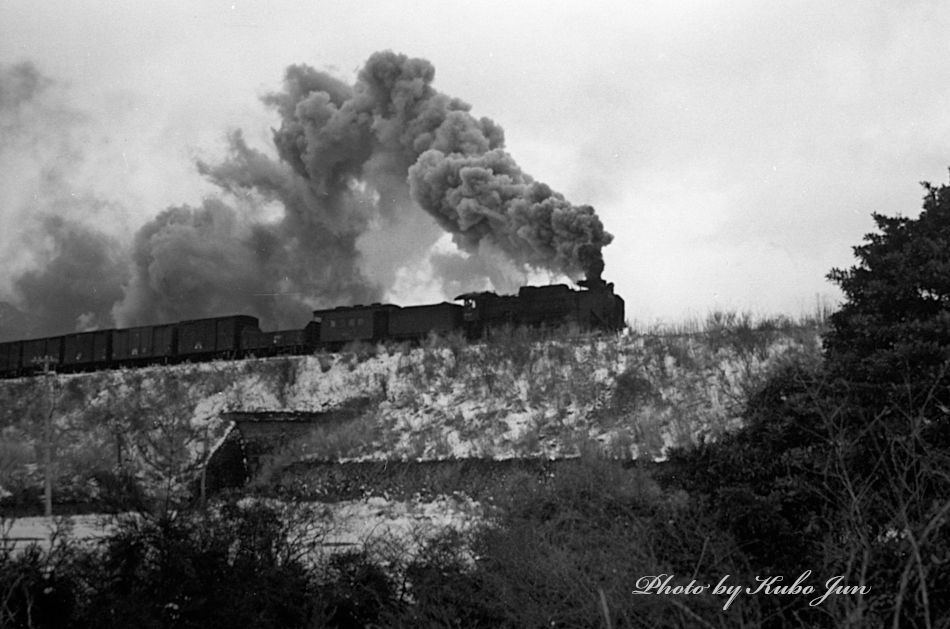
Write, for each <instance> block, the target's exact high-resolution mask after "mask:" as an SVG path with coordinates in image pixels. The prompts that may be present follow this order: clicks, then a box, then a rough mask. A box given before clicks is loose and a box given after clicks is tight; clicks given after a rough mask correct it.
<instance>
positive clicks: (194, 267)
mask: <svg viewBox="0 0 950 629" xmlns="http://www.w3.org/2000/svg"><path fill="white" fill-rule="evenodd" d="M11 76H12V78H10V77H7V78H6V79H5V80H4V81H3V87H2V91H0V106H2V107H3V108H6V109H7V110H10V111H14V110H18V109H22V104H23V102H25V101H27V100H29V99H30V98H32V97H33V95H34V94H35V93H37V92H40V91H42V89H43V87H44V79H43V78H42V77H41V76H40V75H39V74H38V73H36V72H35V70H34V69H33V68H32V67H31V66H24V67H22V68H20V69H19V70H18V71H17V72H14V73H13V74H12V75H11ZM434 77H435V70H434V68H433V66H432V64H430V63H429V62H428V61H426V60H424V59H413V58H409V57H406V56H405V55H400V54H396V53H393V52H380V53H376V54H374V55H372V56H371V57H370V58H369V60H368V61H367V63H366V65H365V66H364V67H363V68H362V70H360V72H359V73H358V76H357V80H356V82H355V84H354V85H348V84H346V83H345V82H343V81H340V80H339V79H337V78H335V77H333V76H331V75H329V74H327V73H325V72H321V71H318V70H315V69H313V68H310V67H308V66H305V65H294V66H290V67H289V68H288V69H287V70H286V74H285V77H284V83H283V89H282V90H281V91H279V92H275V93H272V94H268V95H267V96H265V97H264V98H263V101H264V103H265V104H266V105H267V106H269V107H271V108H272V109H273V110H274V111H275V112H276V114H277V116H278V117H279V124H278V127H277V128H276V129H275V130H274V131H273V142H274V147H275V149H276V156H272V155H270V154H268V153H266V152H264V151H261V150H258V149H256V148H254V147H252V146H250V145H249V144H248V143H247V142H246V141H245V138H244V136H243V134H242V133H241V132H240V131H234V132H231V134H230V135H229V136H228V137H229V152H228V154H227V156H226V157H225V158H224V159H223V160H221V161H218V162H209V161H202V162H199V163H198V164H197V169H198V171H199V173H200V174H201V175H203V176H204V177H205V178H206V179H207V180H208V181H210V182H211V183H213V184H214V185H215V186H217V188H218V189H219V191H220V193H219V194H217V195H215V196H214V197H213V198H208V199H206V200H205V201H204V202H203V203H201V204H200V205H198V206H197V207H193V206H180V207H172V208H169V209H166V210H165V211H163V212H161V213H159V214H158V215H157V216H156V217H155V218H154V219H152V220H150V221H149V222H148V223H146V224H145V225H144V226H142V227H141V228H140V229H139V230H138V232H137V233H136V235H135V236H134V238H133V241H132V242H131V243H130V245H129V246H128V247H127V249H128V252H127V253H126V250H125V249H126V248H124V247H123V246H120V245H113V244H110V243H109V242H108V240H107V238H106V237H105V236H102V235H101V234H99V235H96V232H95V230H94V229H92V228H85V229H86V231H82V230H81V229H79V227H76V226H73V227H68V228H67V226H71V225H73V223H71V222H69V221H66V220H65V219H64V220H63V221H62V222H61V223H59V227H56V228H53V227H50V225H52V223H49V224H47V223H43V222H41V224H42V225H44V226H45V227H46V228H47V229H51V230H52V231H51V232H50V234H51V235H50V237H51V238H52V239H53V240H55V241H56V242H57V243H58V247H59V249H58V251H60V253H58V254H56V255H53V256H52V257H50V256H49V255H48V256H47V257H46V258H45V259H44V260H45V264H46V266H45V267H43V268H41V269H40V270H38V271H36V270H32V271H29V272H22V273H21V276H19V279H17V280H16V281H15V282H12V284H13V285H14V287H15V289H16V291H17V292H18V294H19V302H18V303H17V306H18V307H21V308H22V307H25V308H29V309H33V308H37V309H41V310H42V309H43V307H44V306H43V305H42V304H40V303H38V302H39V301H42V299H43V298H42V295H44V294H48V298H49V299H51V300H54V299H55V298H54V296H53V294H52V292H50V291H46V292H44V290H45V289H43V290H41V289H40V288H39V286H41V285H42V284H43V282H42V281H41V278H44V277H46V276H48V275H49V274H50V273H55V274H67V270H66V269H65V268H64V265H66V264H67V262H66V261H67V260H69V262H68V264H75V265H76V266H77V267H78V268H82V269H84V270H85V273H86V274H87V275H91V274H96V275H95V276H96V277H98V278H101V280H102V282H106V283H109V284H110V285H109V286H108V287H106V286H104V285H102V286H100V285H98V284H97V285H96V286H89V285H88V284H83V283H79V284H77V286H81V287H84V288H87V289H88V290H89V291H91V292H92V293H94V294H95V298H94V299H93V300H92V301H91V302H90V303H76V304H70V305H68V308H67V310H68V312H66V313H65V314H63V317H68V318H70V320H75V321H82V322H85V323H86V324H87V325H93V326H94V325H98V326H107V325H119V326H128V325H135V324H147V323H157V322H161V321H174V320H180V319H187V318H195V317H202V316H218V315H223V314H230V313H246V314H252V315H256V316H258V317H260V318H261V319H262V324H263V325H264V326H265V327H273V326H281V327H299V326H300V325H301V324H302V323H303V322H304V321H305V320H306V319H307V318H308V311H309V310H310V309H311V308H313V307H325V306H333V305H341V304H350V303H367V302H371V301H378V300H381V299H383V298H385V296H386V293H387V291H390V290H392V289H393V287H394V284H395V282H396V278H397V272H398V271H399V270H400V269H402V268H409V267H410V266H411V265H414V264H421V263H423V262H425V261H426V258H427V257H429V256H430V254H431V252H432V246H433V245H434V243H435V242H436V240H438V238H439V237H440V235H441V234H444V233H445V231H448V232H449V233H451V234H452V238H453V240H454V242H455V243H456V245H457V246H458V247H459V249H460V250H461V251H462V252H464V254H465V256H466V257H456V258H452V260H449V259H447V258H444V257H443V258H439V257H438V255H437V256H436V257H435V258H431V259H430V260H429V266H430V267H431V268H432V269H433V270H434V271H435V272H436V273H445V274H446V275H447V277H446V278H436V279H445V280H446V281H445V282H444V283H443V284H444V285H445V286H447V287H448V286H452V287H455V286H456V285H457V286H458V287H459V288H462V284H463V282H465V281H468V280H466V279H465V278H466V276H469V277H471V273H466V272H465V271H464V270H463V269H460V268H458V265H459V263H460V262H461V261H464V260H468V261H469V262H470V264H471V270H472V271H473V272H477V273H478V274H480V275H482V277H485V276H487V277H489V278H490V280H491V281H492V283H493V284H504V283H505V281H503V278H504V277H509V278H510V277H512V273H511V272H510V271H511V270H512V269H514V270H515V271H517V270H518V269H520V270H521V271H524V272H526V271H528V270H532V269H534V270H542V271H546V272H548V273H554V274H559V275H564V276H568V277H570V278H572V279H575V280H576V279H579V278H580V277H581V276H582V275H586V276H587V277H589V278H598V277H599V276H600V274H601V272H602V269H603V258H602V255H601V250H602V248H603V247H604V246H605V245H607V244H609V243H610V241H611V239H612V237H611V235H610V234H608V233H607V232H605V231H604V228H603V225H602V223H601V221H600V219H599V218H598V217H597V215H596V213H595V212H594V210H593V209H592V208H591V207H589V206H575V205H572V204H571V203H569V202H568V201H567V200H565V199H564V197H563V196H562V195H560V194H559V193H557V192H555V191H553V190H551V188H550V187H548V186H547V185H545V184H543V183H541V182H539V181H536V180H535V179H533V178H532V177H530V176H529V175H527V174H525V173H524V172H522V171H521V169H520V168H519V167H518V165H517V164H516V163H515V162H514V160H513V159H512V157H511V156H510V155H509V154H508V153H507V152H505V150H504V133H503V131H502V129H501V127H499V126H498V125H497V124H495V123H494V122H493V121H491V120H490V119H488V118H476V117H475V116H473V115H472V114H471V113H470V110H471V107H470V106H469V105H468V104H467V103H465V102H463V101H461V100H459V99H457V98H452V97H450V96H446V95H445V94H441V93H439V92H438V91H436V90H435V89H434V88H433V87H432V82H433V79H434ZM420 208H421V209H422V210H424V212H420V211H419V209H420ZM48 214H49V215H50V216H53V217H56V216H57V214H58V213H57V212H56V211H55V210H54V211H50V212H48ZM61 216H72V215H70V214H68V213H66V212H65V211H64V212H63V213H61ZM54 222H55V221H54ZM57 230H59V231H58V232H57ZM64 230H65V231H64ZM60 232H62V233H60ZM57 233H60V235H59V236H57V235H56V234H57ZM100 237H101V238H102V239H105V240H103V241H102V242H101V243H100V244H101V246H102V247H103V248H104V250H108V251H109V252H110V254H109V255H105V256H100V257H98V258H97V257H95V256H92V255H90V252H89V250H88V248H85V244H84V243H86V242H87V241H94V240H95V239H96V238H100ZM57 238H59V240H56V239H57ZM70 239H72V240H76V242H75V243H73V244H72V245H69V244H68V243H70V242H72V240H70ZM77 239H78V240H77ZM113 252H114V255H113ZM119 255H125V256H126V257H125V259H124V265H125V267H126V268H127V269H128V271H127V272H124V273H116V272H114V270H113V266H112V265H113V264H114V263H115V262H116V256H119ZM57 256H58V257H57ZM34 257H35V256H34ZM499 258H504V261H503V264H502V263H499V261H498V259H499ZM57 260H61V262H57ZM502 271H503V272H502ZM23 273H25V274H23ZM77 275H81V273H80V272H79V271H77ZM64 276H65V275H64ZM448 276H451V277H448ZM70 277H72V276H70ZM63 288H65V287H60V288H58V289H57V290H61V289H63ZM120 289H121V294H118V291H119V290H120ZM103 300H106V301H108V300H111V306H110V307H109V308H106V309H104V306H103ZM63 305H64V304H63V303H62V302H60V303H58V304H57V306H56V307H57V308H63ZM2 318H3V317H0V319H2ZM6 318H7V319H10V317H6ZM50 321H52V320H50ZM60 324H63V325H64V321H58V322H57V325H60ZM50 325H52V323H50ZM72 327H75V326H70V328H72ZM44 331H47V330H44ZM48 331H49V332H51V333H52V332H61V331H63V330H48Z"/></svg>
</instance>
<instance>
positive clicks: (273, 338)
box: [241, 321, 320, 357]
mask: <svg viewBox="0 0 950 629" xmlns="http://www.w3.org/2000/svg"><path fill="white" fill-rule="evenodd" d="M318 325H319V324H316V323H315V322H312V321H311V322H310V323H308V324H307V327H305V328H304V329H303V330H277V331H275V332H261V331H260V330H258V329H257V328H251V327H246V328H244V329H243V330H242V331H241V353H242V355H244V356H258V357H259V356H277V355H279V354H305V353H309V352H312V351H313V350H314V349H316V347H317V345H318V343H319V341H320V336H319V335H320V330H319V327H317V326H318Z"/></svg>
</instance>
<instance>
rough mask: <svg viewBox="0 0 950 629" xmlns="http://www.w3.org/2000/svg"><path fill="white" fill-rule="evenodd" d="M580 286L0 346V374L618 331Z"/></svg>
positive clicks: (607, 303) (599, 290)
mask: <svg viewBox="0 0 950 629" xmlns="http://www.w3.org/2000/svg"><path fill="white" fill-rule="evenodd" d="M582 285H583V286H585V288H586V290H574V289H571V288H569V287H568V286H566V285H563V284H557V285H553V286H525V287H523V288H521V289H520V290H519V291H518V294H517V295H496V294H495V293H489V292H481V293H467V294H465V295H460V296H459V297H458V298H456V299H457V300H458V301H461V302H462V305H459V304H451V303H447V302H442V303H439V304H426V305H422V306H408V307H400V306H396V305H393V304H378V303H377V304H370V305H357V306H342V307H337V308H332V309H323V310H315V311H313V320H312V321H311V322H310V323H308V324H307V325H306V326H305V327H304V328H303V329H301V330H296V329H294V330H278V331H275V332H262V331H261V330H260V327H259V322H258V320H257V319H256V318H254V317H250V316H247V315H231V316H226V317H214V318H208V319H193V320H189V321H181V322H179V323H166V324H159V325H151V326H139V327H134V328H119V329H110V330H97V331H92V332H79V333H74V334H66V335H63V336H56V337H50V338H43V339H31V340H27V341H14V342H9V343H0V377H7V378H9V377H16V376H26V375H33V374H36V373H40V372H42V371H44V370H47V369H55V370H56V371H63V372H72V371H90V370H96V369H107V368H113V367H129V366H138V365H144V364H162V363H175V362H182V361H200V360H211V359H215V358H241V357H245V356H271V355H276V354H291V353H296V354H299V353H310V352H313V351H314V350H316V349H326V350H329V351H335V350H338V349H339V348H341V347H343V346H344V345H345V344H347V343H351V342H354V341H365V342H371V343H373V342H378V341H385V340H395V341H418V340H420V339H423V338H425V337H426V336H428V335H429V334H433V333H435V334H447V333H451V332H455V331H459V332H462V333H464V334H466V335H467V336H469V337H470V338H473V339H475V338H480V337H484V336H486V335H487V334H490V332H491V330H492V329H494V328H498V327H502V326H542V325H559V324H564V323H573V324H576V325H578V326H580V327H582V328H589V329H604V330H619V329H621V328H622V327H623V325H624V302H623V299H621V298H620V297H619V296H618V295H616V294H614V292H613V285H612V284H607V283H606V282H602V281H600V280H596V281H591V282H587V283H583V282H582Z"/></svg>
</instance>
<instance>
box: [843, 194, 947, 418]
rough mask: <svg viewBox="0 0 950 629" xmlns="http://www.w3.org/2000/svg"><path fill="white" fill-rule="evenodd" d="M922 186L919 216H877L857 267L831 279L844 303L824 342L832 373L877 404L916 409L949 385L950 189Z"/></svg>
mask: <svg viewBox="0 0 950 629" xmlns="http://www.w3.org/2000/svg"><path fill="white" fill-rule="evenodd" d="M923 186H924V188H925V190H926V194H925V196H924V204H923V211H922V212H921V214H920V216H919V217H917V218H908V217H904V216H898V217H888V216H883V215H881V214H874V215H873V217H874V221H875V223H876V224H877V227H878V230H879V233H871V234H868V235H866V236H865V238H864V240H865V243H864V244H862V245H859V246H857V247H855V248H854V253H855V255H856V257H857V258H858V264H857V265H855V266H852V267H851V268H849V269H833V270H832V271H831V272H830V273H829V275H828V277H829V279H831V280H832V281H834V282H836V283H837V284H838V285H839V286H840V287H841V289H842V290H843V291H844V294H845V298H846V301H845V303H844V305H843V306H842V307H841V309H840V310H839V311H838V312H836V313H835V314H833V315H832V317H831V330H830V332H829V333H828V334H827V335H826V337H825V351H826V358H827V359H828V367H829V369H830V370H831V371H832V373H834V374H835V375H836V376H838V377H840V378H842V379H844V380H846V381H847V382H848V384H849V385H850V386H851V387H852V388H856V389H859V390H864V391H865V394H866V395H868V396H870V398H871V399H873V400H875V401H876V402H877V403H879V402H882V401H884V400H891V401H894V402H899V401H903V402H904V403H905V404H909V405H913V406H916V405H918V404H919V403H920V402H921V401H922V400H924V399H928V398H932V397H933V393H934V392H935V391H939V390H940V389H946V387H945V386H940V385H945V384H946V383H947V381H948V379H950V370H948V368H947V366H948V364H950V187H948V186H940V187H939V188H938V187H934V186H932V185H930V184H929V183H924V184H923ZM946 396H947V394H946V393H943V392H942V391H939V393H938V395H937V397H936V399H935V401H937V402H939V403H940V404H943V405H947V404H948V403H950V399H942V397H946Z"/></svg>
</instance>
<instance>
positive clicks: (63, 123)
mask: <svg viewBox="0 0 950 629" xmlns="http://www.w3.org/2000/svg"><path fill="white" fill-rule="evenodd" d="M948 33H950V4H947V3H945V2H910V1H905V2H886V3H885V2H867V1H862V2H857V1H854V2H827V1H825V0H822V1H817V2H786V3H774V2H760V1H755V2H739V1H736V0H729V1H723V2H700V1H692V2H675V1H673V0H661V1H657V2H614V3H608V2H590V1H587V2H512V1H511V0H507V1H504V2H486V1H480V2H475V3H457V2H420V1H418V0H413V1H412V2H373V1H361V2H352V1H349V2H346V1H326V0H323V1H319V2H300V1H299V0H294V1H288V2H274V1H272V0H268V1H267V2H244V1H241V0H236V1H234V2H223V1H204V2H185V1H181V2H167V1H165V2H160V3H158V2H155V3H152V2H129V3H122V2H66V1H53V2H33V1H30V2H26V1H22V2H21V1H19V0H2V1H0V64H3V65H5V66H10V65H12V64H16V63H19V62H24V61H30V62H32V63H33V64H35V66H36V68H37V69H38V71H39V72H40V73H41V74H43V75H44V76H46V77H48V78H49V79H50V80H51V84H50V88H49V94H50V96H49V97H48V98H49V101H48V102H49V103H51V104H49V105H48V106H47V109H46V110H44V111H43V112H41V113H39V114H34V117H33V118H32V119H31V120H29V121H26V122H25V123H23V124H26V125H27V126H30V125H32V127H33V128H32V129H31V130H29V132H23V131H22V130H16V131H12V130H11V129H10V128H5V129H0V131H4V132H5V133H7V134H8V136H7V137H6V138H3V139H2V140H0V141H2V142H3V143H4V145H5V146H3V147H2V148H3V153H2V157H0V167H2V170H0V203H2V204H3V205H2V207H0V219H2V220H3V225H2V227H3V232H4V233H3V235H0V247H2V249H0V261H5V263H6V264H7V268H8V269H15V271H14V270H8V271H7V273H8V276H7V277H5V278H0V280H2V281H0V293H2V291H3V290H8V289H9V286H10V282H11V280H10V277H9V274H10V273H14V272H21V271H23V270H24V269H27V268H29V265H30V264H32V263H35V257H31V255H30V254H29V252H27V251H26V249H25V248H24V247H25V244H24V240H23V238H21V237H18V236H16V234H18V231H17V230H18V229H19V228H20V227H21V226H22V224H23V222H24V220H25V218H24V217H25V216H26V214H28V213H29V212H30V211H33V210H34V209H37V208H33V207H32V206H31V205H30V204H31V199H35V198H36V192H35V191H36V190H37V186H38V185H41V184H42V182H43V178H44V177H48V176H49V172H50V171H51V169H55V170H56V172H57V173H60V176H61V177H60V179H61V181H65V182H67V184H66V185H67V187H68V188H69V195H70V196H72V197H76V198H80V197H81V198H95V199H96V200H97V203H96V204H93V205H92V206H88V205H87V206H84V207H87V208H88V207H92V208H93V209H91V210H90V209H84V210H83V211H84V212H86V213H87V214H88V216H87V217H86V218H87V219H88V220H90V221H92V222H96V221H99V223H100V224H101V227H102V228H103V229H105V230H107V231H110V233H114V234H117V235H122V234H125V235H126V236H128V235H129V234H131V233H133V232H134V230H135V229H136V228H138V227H139V226H140V225H141V224H142V223H144V222H145V221H146V220H148V219H149V218H151V217H153V216H155V215H156V214H158V213H159V212H160V211H161V210H163V209H164V208H166V207H168V206H172V205H181V204H185V203H188V204H199V203H200V202H201V200H202V198H203V197H204V196H205V195H211V194H215V188H214V187H213V186H211V185H210V184H209V183H208V182H206V181H205V180H204V179H203V178H202V177H201V175H200V174H199V173H198V172H197V170H196V168H195V160H196V159H198V158H201V159H215V157H216V156H218V157H220V156H222V155H223V154H224V151H225V148H226V144H225V137H226V134H227V132H228V131H229V130H231V129H234V128H240V129H243V131H244V133H245V136H246V137H247V138H248V141H249V142H250V143H251V144H253V145H254V146H256V147H258V148H261V149H262V150H267V151H268V152H269V153H270V154H275V151H274V150H273V147H272V146H271V139H270V138H271V131H270V129H271V128H272V127H274V126H276V125H278V124H279V123H278V119H277V117H276V115H275V113H274V111H272V110H270V109H269V108H267V107H266V106H264V105H263V104H262V103H261V102H260V97H261V96H262V95H264V94H266V93H268V92H271V91H274V90H277V89H279V88H280V86H281V81H282V78H283V73H284V69H285V68H286V67H287V66H288V65H290V64H294V63H305V64H308V65H311V66H313V67H315V68H318V69H324V70H326V69H329V70H331V71H332V72H333V73H334V74H336V75H337V76H339V77H340V78H341V79H343V80H344V81H345V82H347V83H350V84H352V83H353V82H354V81H355V77H356V72H357V70H358V69H359V68H360V67H361V66H362V65H363V64H364V63H365V61H366V60H367V58H368V57H369V56H370V55H371V54H372V53H373V52H375V51H379V50H386V49H391V50H394V51H397V52H400V53H405V54H407V55H409V56H412V57H422V58H425V59H428V60H429V61H430V62H431V63H432V64H433V65H434V66H435V71H436V74H435V81H434V84H433V85H434V87H435V88H436V89H437V90H439V91H441V92H443V93H446V94H448V95H451V96H456V97H459V98H461V99H463V100H465V101H467V102H468V103H470V104H471V105H472V113H473V114H474V115H475V116H487V117H490V118H491V119H493V120H494V121H495V122H497V123H498V124H499V125H501V126H502V127H503V128H504V130H505V145H506V149H507V150H508V151H509V152H510V153H511V155H512V156H513V157H514V159H515V160H517V162H518V163H519V164H520V166H521V167H522V169H523V170H524V171H526V172H527V173H530V174H531V175H532V176H533V177H534V178H535V179H538V180H540V181H544V182H546V183H548V184H550V185H551V187H553V188H554V189H555V190H557V191H559V192H561V193H563V194H564V195H565V196H566V197H567V198H568V199H569V200H570V201H571V202H573V203H575V204H589V205H592V206H594V207H595V208H596V211H597V213H598V214H599V216H600V217H601V219H602V220H603V223H604V225H605V226H606V228H607V230H608V231H610V232H611V233H612V234H613V235H614V237H615V239H614V241H613V243H612V244H610V245H609V246H608V247H606V248H605V249H604V257H605V260H606V270H605V273H604V276H605V278H606V279H608V280H610V281H613V282H615V284H616V289H617V291H618V292H619V293H620V294H621V295H622V296H623V297H624V298H625V299H626V301H627V308H628V317H629V318H630V319H636V320H639V321H647V322H650V321H656V320H665V321H674V320H678V319H682V318H684V317H688V316H696V315H704V314H706V313H707V312H709V311H711V310H713V309H716V308H728V309H739V310H750V311H753V312H755V313H760V314H765V313H787V314H791V315H797V314H800V313H802V312H808V311H811V310H812V309H813V308H814V305H815V302H816V299H826V300H836V299H837V298H838V292H837V291H836V289H835V288H834V287H833V286H832V285H831V284H829V283H828V282H827V280H825V275H826V273H827V272H828V271H829V269H831V268H832V267H835V266H846V265H849V264H851V262H852V252H851V247H852V246H854V245H856V244H858V243H859V242H860V239H861V237H862V236H863V234H865V233H866V232H868V231H870V230H871V229H872V226H873V224H872V221H871V217H870V213H871V212H874V211H877V212H882V213H885V214H898V213H902V214H905V215H916V213H917V212H918V211H919V209H920V204H921V197H922V194H923V193H922V189H921V187H920V185H919V182H920V181H931V182H933V183H946V182H947V178H948V171H947V169H948V166H950V80H948V79H950V37H948ZM19 122H23V121H19ZM44 125H48V127H47V131H44V130H43V127H44ZM53 133H55V134H64V135H66V136H68V138H66V139H64V140H63V141H62V143H57V142H55V141H51V140H50V138H49V137H48V136H49V135H50V134H53ZM63 202H64V203H66V204H67V205H68V198H67V199H66V200H65V201H63ZM97 208H98V209H97ZM64 211H65V210H64ZM25 213H26V214H25ZM442 244H443V245H444V243H442ZM391 297H392V298H395V299H400V300H403V301H406V300H412V299H414V298H418V299H428V298H430V294H429V293H427V292H426V291H424V290H421V289H420V290H419V291H418V293H417V294H415V295H413V294H412V286H411V283H408V284H405V285H403V286H400V287H398V290H394V291H393V293H392V294H391ZM222 314H224V313H222Z"/></svg>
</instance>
